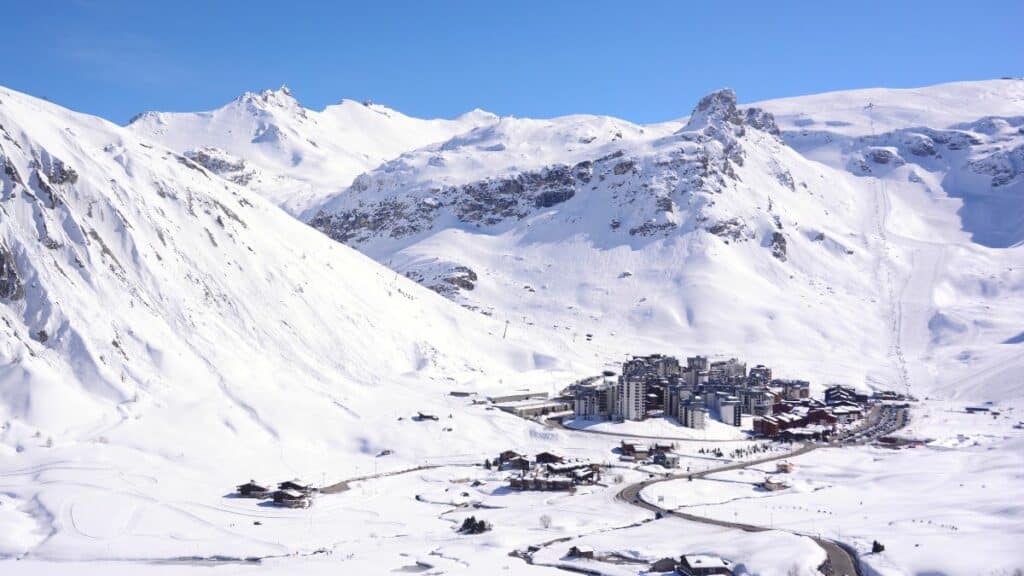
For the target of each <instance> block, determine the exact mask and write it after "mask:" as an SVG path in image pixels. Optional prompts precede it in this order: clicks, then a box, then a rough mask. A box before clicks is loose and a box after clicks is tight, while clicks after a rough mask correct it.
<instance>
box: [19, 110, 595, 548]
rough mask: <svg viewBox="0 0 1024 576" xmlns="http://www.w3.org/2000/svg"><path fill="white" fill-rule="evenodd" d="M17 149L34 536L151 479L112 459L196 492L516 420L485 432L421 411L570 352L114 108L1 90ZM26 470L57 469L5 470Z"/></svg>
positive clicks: (415, 447)
mask: <svg viewBox="0 0 1024 576" xmlns="http://www.w3.org/2000/svg"><path fill="white" fill-rule="evenodd" d="M0 166H2V168H3V169H2V172H0V303H2V305H0V319H2V326H0V332H2V338H0V423H2V426H0V469H2V470H3V471H4V473H3V474H0V476H3V477H5V478H8V479H9V480H5V481H3V483H4V485H5V487H6V488H5V498H7V499H8V500H9V499H10V498H14V499H15V500H14V504H13V505H11V506H8V505H7V504H5V505H4V506H3V507H2V509H0V526H5V527H9V526H11V525H12V523H13V525H14V526H15V527H17V526H19V525H22V524H28V525H29V528H28V529H27V532H26V533H30V534H32V535H33V536H32V537H31V539H32V541H31V542H30V543H29V544H30V545H31V546H33V547H34V546H37V545H38V546H40V547H37V548H36V550H37V552H40V553H44V554H45V553H46V551H47V550H49V551H51V552H53V551H54V550H57V551H59V552H56V554H58V555H59V554H64V553H72V552H71V549H72V548H74V546H72V547H71V548H68V547H64V548H62V542H63V541H64V539H65V538H74V534H73V533H71V534H68V533H67V532H66V531H65V530H64V528H65V527H67V525H68V523H69V522H73V521H74V518H71V519H70V520H69V518H68V517H66V516H63V514H65V513H67V512H68V511H67V506H66V505H65V504H63V503H66V502H70V499H78V498H80V497H83V495H84V496H85V497H86V498H85V499H87V500H88V499H90V498H89V497H88V495H89V494H93V495H94V498H92V501H93V502H95V505H96V506H97V507H98V508H96V511H97V512H99V511H100V510H101V509H102V508H103V507H104V506H106V503H109V502H113V501H114V500H109V499H110V498H113V496H112V495H111V494H110V492H109V489H110V487H111V486H114V485H116V486H118V488H117V489H116V490H115V491H116V492H117V493H118V494H120V496H118V498H123V497H125V494H124V490H128V491H129V493H130V494H134V496H131V498H151V497H153V496H152V495H153V494H154V492H153V490H151V489H148V488H147V489H145V490H142V489H141V488H140V489H139V490H142V491H141V492H140V491H138V490H135V489H134V488H131V487H124V486H122V484H120V482H121V481H120V480H116V479H115V480H104V479H103V477H105V474H107V473H106V472H103V470H107V469H108V467H109V469H110V470H113V469H115V468H116V469H117V470H120V472H119V474H121V476H120V477H122V478H126V476H124V475H125V474H128V475H129V476H130V475H131V474H132V473H128V472H126V470H129V469H130V470H134V471H135V472H133V473H139V474H145V475H147V476H148V475H153V476H159V477H162V478H164V479H165V480H169V481H170V484H171V486H174V487H175V488H174V489H175V490H186V491H187V490H189V488H188V486H195V485H196V483H202V482H207V481H209V480H211V479H216V480H215V482H216V484H221V485H223V486H231V485H232V482H233V481H235V480H237V478H238V477H243V478H247V477H249V475H251V474H255V475H257V476H260V475H264V474H265V475H267V476H270V477H273V476H282V475H288V476H292V475H300V474H301V475H303V476H306V477H307V478H310V477H311V476H312V475H313V474H316V477H317V480H320V473H321V472H322V473H324V475H325V477H327V476H328V475H329V477H330V478H344V477H348V476H353V475H356V474H357V473H358V471H359V470H360V467H362V470H363V471H365V470H367V468H368V467H369V466H371V465H372V464H373V462H374V460H375V458H374V457H375V455H376V454H377V453H378V452H380V451H382V450H385V449H391V450H393V451H394V455H393V456H392V458H391V459H389V464H390V465H392V466H400V465H401V463H402V462H405V463H407V465H412V464H415V463H420V462H422V460H423V459H424V458H428V457H429V456H430V455H431V454H432V453H436V451H437V450H440V449H444V450H445V451H449V450H451V451H454V452H449V453H456V454H457V453H459V451H460V450H464V451H469V450H478V449H479V448H478V447H477V444H476V442H477V441H478V440H479V439H480V438H487V437H488V436H489V435H498V436H501V437H507V436H508V435H509V434H514V433H515V432H513V431H512V430H513V429H512V428H510V427H509V426H508V425H507V424H506V425H504V426H498V425H497V424H491V423H490V422H489V420H487V419H482V418H480V417H479V416H477V417H471V416H466V417H465V418H464V417H463V416H464V415H462V414H459V415H457V416H456V417H454V419H452V420H449V421H448V422H446V424H445V425H446V426H448V427H458V426H471V427H473V429H474V430H475V433H474V434H466V435H462V436H460V437H459V438H455V436H454V435H452V439H451V440H450V441H448V442H445V443H443V444H442V443H439V442H438V441H437V440H438V438H437V436H436V434H434V435H431V434H427V435H425V434H424V428H423V427H420V426H418V425H417V424H415V423H413V422H412V421H411V420H410V419H409V417H410V416H412V415H414V414H416V411H418V410H422V411H430V412H434V413H440V412H441V411H444V412H445V413H446V414H447V413H448V412H451V411H452V406H451V405H449V403H448V401H446V400H445V397H446V396H447V393H448V391H449V390H451V389H455V388H458V389H465V390H488V389H491V390H494V389H501V388H503V387H504V388H508V387H510V386H513V385H521V384H522V383H530V382H531V380H530V379H531V378H532V376H531V373H533V372H534V371H537V370H538V369H542V371H540V372H538V373H541V374H543V376H544V377H545V378H550V377H551V376H552V374H557V372H558V370H559V366H560V365H561V366H566V367H567V366H568V364H567V363H566V362H567V360H566V359H564V358H563V359H555V358H553V357H552V356H550V355H548V354H545V353H544V349H543V347H542V346H541V345H539V344H537V343H531V344H529V345H527V344H525V343H523V342H522V341H521V340H520V339H518V338H517V337H516V335H514V334H513V335H509V336H508V337H507V338H503V335H502V326H501V325H500V324H498V323H497V322H495V321H494V320H491V319H488V318H485V317H483V316H481V315H479V314H473V313H471V312H469V311H466V310H463V309H462V308H460V307H458V306H455V305H453V304H451V303H450V302H449V301H447V300H445V299H444V298H442V297H440V296H438V295H437V294H435V293H433V292H431V291H429V290H426V289H425V288H422V287H420V286H418V285H417V284H415V283H413V282H411V281H409V280H407V279H405V278H404V277H402V276H400V275H396V274H395V273H394V272H392V271H390V270H387V269H385V268H384V267H383V266H380V265H378V264H377V263H375V262H374V261H372V260H370V259H369V258H367V257H365V256H363V255H361V254H359V253H358V252H356V251H354V250H352V249H350V248H348V247H345V246H343V245H341V244H338V243H336V242H333V241H331V240H330V239H328V238H326V237H325V236H323V235H322V234H320V233H319V232H317V231H316V230H313V229H312V228H310V227H309V226H307V225H305V224H303V223H302V222H300V221H298V220H296V219H294V218H292V217H290V216H288V215H287V214H285V213H284V212H283V211H281V210H280V209H278V208H277V207H275V206H273V205H271V204H270V203H268V202H267V201H265V200H264V199H263V198H260V197H259V196H258V195H257V194H255V193H253V192H251V191H249V190H247V189H245V188H244V187H242V186H239V185H238V184H235V183H232V182H229V181H227V180H224V179H222V178H220V177H218V176H217V175H215V174H214V173H212V172H211V171H209V170H208V169H206V168H204V167H203V166H201V165H200V164H198V163H197V162H196V161H194V160H191V159H189V158H188V157H187V156H184V155H180V154H177V153H175V152H172V151H170V150H168V149H165V148H163V147H160V146H159V145H155V144H152V143H148V142H146V141H144V140H142V139H140V138H139V137H137V136H136V135H135V134H133V133H132V132H131V131H130V130H127V129H124V128H121V127H118V126H115V125H113V124H110V123H108V122H106V121H103V120H100V119H97V118H93V117H89V116H84V115H79V114H75V113H72V112H69V111H67V110H64V109H62V108H59V107H57V106H54V105H52V104H49V103H47V102H44V101H41V100H37V99H34V98H31V97H28V96H25V95H22V94H18V93H15V92H12V91H9V90H0ZM573 373H575V372H573ZM565 377H566V378H568V377H569V375H568V374H566V376H565ZM503 380H504V382H506V384H505V385H504V386H503V385H502V381H503ZM513 383H515V384H513ZM467 419H468V420H467ZM436 431H439V428H438V430H436ZM475 458H476V457H475V456H474V459H475ZM62 469H66V470H77V472H75V473H74V474H72V476H71V477H66V478H65V477H62V476H61V473H60V472H59V470H62ZM26 470H36V471H35V472H31V474H40V475H42V476H44V477H45V478H46V479H47V481H45V482H41V483H40V482H27V481H26V482H25V483H20V482H16V483H15V484H11V483H10V481H11V480H10V479H14V478H16V477H18V474H19V473H22V472H25V471H26ZM146 470H148V471H146ZM88 471H92V472H88ZM26 473H28V472H26ZM89 474H95V476H89ZM204 476H205V478H204ZM87 477H89V478H92V480H90V481H86V478H87ZM170 479H173V480H170ZM69 482H70V483H71V484H70V485H71V486H77V488H75V489H74V490H70V489H69ZM83 482H84V483H86V484H88V482H95V486H93V487H92V488H89V487H88V486H86V484H83ZM216 484H215V486H216ZM101 485H102V486H103V487H102V488H101ZM128 485H129V486H130V485H131V482H129V483H128ZM166 487H167V486H163V488H161V487H157V488H154V489H164V488H166ZM203 491H204V492H206V491H207V489H205V488H204V489H203ZM209 493H210V494H211V495H216V496H217V497H219V495H220V494H222V493H223V492H222V491H221V489H219V488H216V487H214V488H213V490H212V491H209ZM144 494H145V495H144ZM164 494H165V496H166V493H164ZM116 501H117V502H119V504H118V505H119V506H120V505H123V504H124V502H123V500H116ZM80 506H85V504H80ZM172 508H173V507H172ZM18 510H30V511H31V510H35V512H31V513H29V514H28V516H23V515H22V512H19V511H18ZM162 510H163V512H160V513H161V514H172V515H175V514H185V512H183V511H181V510H179V509H168V508H164V509H162ZM62 511H63V512H62ZM79 513H80V514H86V512H85V510H84V508H81V509H79ZM72 514H74V512H73V511H72ZM12 515H13V516H12ZM81 518H82V517H81V516H79V521H81ZM11 529H12V530H14V528H11ZM5 530H6V528H5ZM72 532H73V531H72ZM47 534H55V535H54V536H53V537H52V538H50V539H49V540H46V539H47V538H49V537H48V536H47ZM44 540H45V543H44ZM5 542H6V543H7V544H9V543H10V540H5ZM16 548H17V546H16ZM172 548H173V546H172ZM7 552H9V551H8V550H0V554H6V553H7ZM94 552H95V553H100V552H102V550H100V549H99V548H97V549H96V550H90V549H88V547H86V548H85V549H81V548H79V549H78V552H76V553H73V555H75V556H76V557H81V555H85V556H89V555H91V554H93V553H94ZM106 553H108V554H109V551H108V552H106ZM172 553H174V554H181V553H191V552H190V551H189V550H188V548H187V547H186V548H179V549H177V550H176V551H174V552H172Z"/></svg>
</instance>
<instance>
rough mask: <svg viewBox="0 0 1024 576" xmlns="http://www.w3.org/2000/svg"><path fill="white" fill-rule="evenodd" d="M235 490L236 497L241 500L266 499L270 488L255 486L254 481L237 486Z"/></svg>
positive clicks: (260, 485)
mask: <svg viewBox="0 0 1024 576" xmlns="http://www.w3.org/2000/svg"><path fill="white" fill-rule="evenodd" d="M237 489H238V496H239V497H241V498H267V497H269V496H270V488H267V487H266V486H263V485H262V484H257V483H256V481H255V480H249V481H248V482H246V483H245V484H239V485H238V487H237Z"/></svg>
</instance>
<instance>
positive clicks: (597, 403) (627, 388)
mask: <svg viewBox="0 0 1024 576" xmlns="http://www.w3.org/2000/svg"><path fill="white" fill-rule="evenodd" d="M773 382H778V381H773V380H772V371H771V368H768V367H767V366H761V365H758V366H754V367H753V368H751V369H750V370H747V365H746V363H745V362H740V361H739V360H737V359H735V358H731V359H729V360H722V361H715V362H711V361H709V360H708V358H707V357H706V356H693V357H690V358H687V359H686V364H683V363H681V362H680V361H679V359H677V358H675V357H674V356H665V355H661V354H653V355H650V356H634V357H633V358H632V359H631V360H629V361H627V362H625V363H624V364H623V365H622V374H621V375H620V376H619V377H618V378H615V379H612V378H606V379H604V380H603V381H601V382H598V383H592V384H587V385H583V384H579V385H576V387H575V389H574V390H573V415H574V416H575V417H576V418H578V419H582V420H643V419H645V418H648V417H652V416H659V415H662V416H670V417H673V418H675V419H677V420H678V421H679V423H680V424H682V425H683V426H687V427H690V428H703V427H704V426H705V424H706V423H707V421H708V420H709V419H710V418H712V417H714V418H717V419H718V420H721V421H722V422H725V423H727V424H731V425H733V426H739V425H740V422H741V420H742V416H743V415H745V414H749V415H755V416H764V415H770V414H771V410H772V405H773V396H772V392H771V390H770V388H769V385H771V384H772V383H773Z"/></svg>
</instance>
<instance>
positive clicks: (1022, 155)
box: [968, 145, 1024, 188]
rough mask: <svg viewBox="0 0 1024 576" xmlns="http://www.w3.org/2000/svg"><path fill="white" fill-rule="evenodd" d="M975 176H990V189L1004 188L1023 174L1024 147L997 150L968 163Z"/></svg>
mask: <svg viewBox="0 0 1024 576" xmlns="http://www.w3.org/2000/svg"><path fill="white" fill-rule="evenodd" d="M968 165H969V167H970V169H971V171H972V172H974V173H975V174H982V175H986V176H991V177H992V180H991V183H992V187H993V188H998V187H1000V186H1006V185H1007V184H1009V183H1010V182H1012V181H1013V180H1015V179H1016V178H1017V177H1018V176H1020V175H1021V174H1024V145H1022V146H1017V147H1016V148H1013V149H1010V150H999V151H997V152H995V153H993V154H989V155H988V156H985V157H982V158H978V159H975V160H971V161H970V162H969V163H968Z"/></svg>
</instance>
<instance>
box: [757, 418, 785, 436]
mask: <svg viewBox="0 0 1024 576" xmlns="http://www.w3.org/2000/svg"><path fill="white" fill-rule="evenodd" d="M781 430H782V429H781V428H780V426H779V418H778V415H776V416H765V417H762V418H754V434H756V435H757V436H761V437H763V438H775V437H776V436H778V435H779V432H781Z"/></svg>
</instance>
